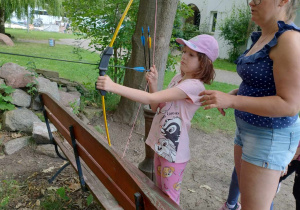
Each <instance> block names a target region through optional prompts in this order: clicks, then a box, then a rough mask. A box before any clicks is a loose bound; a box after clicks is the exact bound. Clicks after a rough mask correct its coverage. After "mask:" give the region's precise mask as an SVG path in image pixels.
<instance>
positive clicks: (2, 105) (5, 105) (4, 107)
mask: <svg viewBox="0 0 300 210" xmlns="http://www.w3.org/2000/svg"><path fill="white" fill-rule="evenodd" d="M13 109H15V105H13V104H9V103H0V110H8V111H10V110H13Z"/></svg>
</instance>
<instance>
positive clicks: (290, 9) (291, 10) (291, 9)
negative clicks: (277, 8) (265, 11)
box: [286, 0, 299, 21]
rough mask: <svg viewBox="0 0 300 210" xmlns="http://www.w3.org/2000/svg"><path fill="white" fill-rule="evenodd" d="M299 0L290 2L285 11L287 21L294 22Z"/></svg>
mask: <svg viewBox="0 0 300 210" xmlns="http://www.w3.org/2000/svg"><path fill="white" fill-rule="evenodd" d="M298 6H299V0H290V2H289V3H288V5H287V9H286V17H287V21H294V19H295V17H296V11H297V10H298Z"/></svg>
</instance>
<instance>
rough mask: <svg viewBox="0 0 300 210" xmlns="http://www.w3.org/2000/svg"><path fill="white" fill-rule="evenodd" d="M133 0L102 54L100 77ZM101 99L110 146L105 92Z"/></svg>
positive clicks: (105, 67) (108, 139)
mask: <svg viewBox="0 0 300 210" xmlns="http://www.w3.org/2000/svg"><path fill="white" fill-rule="evenodd" d="M132 2H133V0H130V1H129V3H128V5H127V7H126V9H125V11H124V13H123V15H122V17H121V19H120V21H119V24H118V26H117V28H116V30H115V33H114V36H113V38H112V40H111V42H110V44H109V46H108V47H107V48H106V49H105V50H104V52H103V54H102V57H101V61H100V64H99V69H100V75H101V76H103V75H105V71H106V70H107V67H108V62H109V58H110V56H111V55H112V54H113V48H112V47H113V45H114V42H115V40H116V38H117V35H118V33H119V30H120V28H121V25H122V23H123V21H124V19H125V16H126V15H127V13H128V10H129V9H130V7H131V4H132ZM101 95H102V96H101V99H102V108H103V116H104V124H105V130H106V136H107V141H108V145H109V146H111V143H110V137H109V132H108V126H107V119H106V109H105V98H104V96H105V91H101Z"/></svg>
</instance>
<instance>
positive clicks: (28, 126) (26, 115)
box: [3, 108, 42, 133]
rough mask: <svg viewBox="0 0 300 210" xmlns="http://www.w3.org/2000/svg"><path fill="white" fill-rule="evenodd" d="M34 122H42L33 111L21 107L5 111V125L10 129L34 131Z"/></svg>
mask: <svg viewBox="0 0 300 210" xmlns="http://www.w3.org/2000/svg"><path fill="white" fill-rule="evenodd" d="M33 122H42V121H41V120H40V119H39V118H38V117H37V116H36V115H35V114H34V113H33V112H32V111H30V110H28V109H26V108H21V109H15V110H12V111H7V112H4V114H3V127H4V129H5V130H8V131H24V132H26V133H31V132H32V126H33Z"/></svg>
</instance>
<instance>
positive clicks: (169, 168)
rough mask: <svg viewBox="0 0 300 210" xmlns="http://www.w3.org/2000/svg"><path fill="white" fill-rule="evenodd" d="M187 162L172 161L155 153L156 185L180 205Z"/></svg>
mask: <svg viewBox="0 0 300 210" xmlns="http://www.w3.org/2000/svg"><path fill="white" fill-rule="evenodd" d="M186 164H187V162H185V163H170V162H169V161H167V160H166V159H165V158H163V157H160V156H159V155H157V154H156V153H155V154H154V169H155V177H156V185H157V186H158V187H159V188H160V189H161V190H162V191H163V192H164V193H166V194H167V195H168V196H169V197H170V198H171V199H172V200H173V201H175V202H176V203H177V204H178V205H179V202H180V189H181V181H182V177H183V172H184V169H185V167H186Z"/></svg>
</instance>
